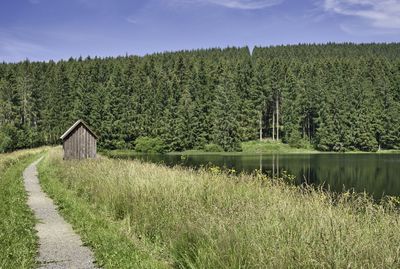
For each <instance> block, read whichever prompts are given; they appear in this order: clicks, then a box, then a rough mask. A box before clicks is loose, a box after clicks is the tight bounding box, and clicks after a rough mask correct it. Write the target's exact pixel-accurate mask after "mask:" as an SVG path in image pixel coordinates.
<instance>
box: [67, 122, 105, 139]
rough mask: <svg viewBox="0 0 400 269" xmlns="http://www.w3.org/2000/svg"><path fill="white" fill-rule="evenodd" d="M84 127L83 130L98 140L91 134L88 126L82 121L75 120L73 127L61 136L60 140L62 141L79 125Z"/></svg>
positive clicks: (94, 134)
mask: <svg viewBox="0 0 400 269" xmlns="http://www.w3.org/2000/svg"><path fill="white" fill-rule="evenodd" d="M81 123H82V125H83V126H85V128H86V129H87V130H88V131H89V132H90V133H91V134H92V135H93V136H94V137H96V138H99V137H98V136H97V135H96V133H95V132H93V131H92V130H91V129H90V128H89V126H88V125H87V124H86V122H84V121H83V120H77V121H76V122H75V123H74V125H72V126H71V127H70V128H69V129H68V130H67V131H66V132H65V133H64V134H63V135H62V136H60V139H62V140H64V139H65V138H66V137H67V136H68V135H69V134H70V133H71V132H72V131H73V130H74V129H75V128H76V127H78V125H79V124H81Z"/></svg>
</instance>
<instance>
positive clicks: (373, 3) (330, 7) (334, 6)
mask: <svg viewBox="0 0 400 269" xmlns="http://www.w3.org/2000/svg"><path fill="white" fill-rule="evenodd" d="M323 6H324V9H325V10H326V11H330V12H333V13H336V14H341V15H346V16H354V17H359V18H362V19H365V20H367V21H368V22H369V23H370V24H371V25H372V26H373V27H376V28H385V29H400V0H324V2H323Z"/></svg>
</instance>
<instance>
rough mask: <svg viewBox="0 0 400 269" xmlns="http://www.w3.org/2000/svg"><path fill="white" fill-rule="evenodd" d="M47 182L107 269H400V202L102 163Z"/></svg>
mask: <svg viewBox="0 0 400 269" xmlns="http://www.w3.org/2000/svg"><path fill="white" fill-rule="evenodd" d="M40 177H41V182H42V184H43V185H44V186H45V189H46V191H47V192H48V193H50V195H51V196H52V197H53V198H54V199H55V200H56V201H57V203H58V204H59V205H60V206H61V208H62V213H63V214H64V215H65V217H66V218H67V220H68V221H70V222H71V223H72V224H73V225H74V227H75V228H76V229H77V231H78V232H79V233H80V234H81V235H82V237H83V240H84V241H85V242H86V243H87V244H89V245H91V246H92V248H93V249H94V252H95V255H96V258H97V259H98V260H99V262H100V265H103V266H104V267H105V268H115V267H118V268H136V267H137V268H216V269H218V268H399V267H400V247H399V246H400V218H399V215H398V213H399V212H398V209H397V208H398V206H399V202H400V201H399V200H398V199H396V198H391V199H387V201H386V202H382V203H381V204H377V203H374V202H373V201H372V198H370V197H368V196H366V195H353V194H349V193H344V194H342V195H340V196H333V195H332V194H330V193H325V192H322V191H319V190H314V189H312V188H307V187H302V188H301V187H295V186H290V185H286V184H284V183H283V182H282V181H280V180H274V181H271V180H269V179H267V178H265V177H264V176H263V175H240V176H233V175H228V174H224V173H221V172H219V170H218V169H212V170H210V171H206V170H200V171H193V170H188V169H183V168H179V167H176V168H172V169H171V168H167V167H165V166H160V165H156V164H151V163H142V162H140V161H126V160H111V159H107V158H100V159H98V160H87V161H82V162H76V161H62V159H61V153H60V151H59V150H53V151H52V152H51V153H50V154H49V156H48V157H46V158H45V159H44V161H43V162H42V163H41V164H40Z"/></svg>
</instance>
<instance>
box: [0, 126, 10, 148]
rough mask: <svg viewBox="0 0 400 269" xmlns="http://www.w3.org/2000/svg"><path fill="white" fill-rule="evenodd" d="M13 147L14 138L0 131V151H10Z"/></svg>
mask: <svg viewBox="0 0 400 269" xmlns="http://www.w3.org/2000/svg"><path fill="white" fill-rule="evenodd" d="M12 149H13V146H12V139H11V137H10V136H8V134H6V133H4V132H1V131H0V153H4V152H8V151H11V150H12Z"/></svg>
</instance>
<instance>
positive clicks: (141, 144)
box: [135, 136, 166, 153]
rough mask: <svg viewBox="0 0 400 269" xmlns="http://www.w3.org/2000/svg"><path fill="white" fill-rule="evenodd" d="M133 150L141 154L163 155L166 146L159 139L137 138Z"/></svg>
mask: <svg viewBox="0 0 400 269" xmlns="http://www.w3.org/2000/svg"><path fill="white" fill-rule="evenodd" d="M135 145H136V146H135V150H136V151H137V152H143V153H164V152H165V149H166V146H165V143H164V141H163V140H162V139H161V138H158V137H156V138H152V137H146V136H144V137H139V138H137V139H136V140H135Z"/></svg>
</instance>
